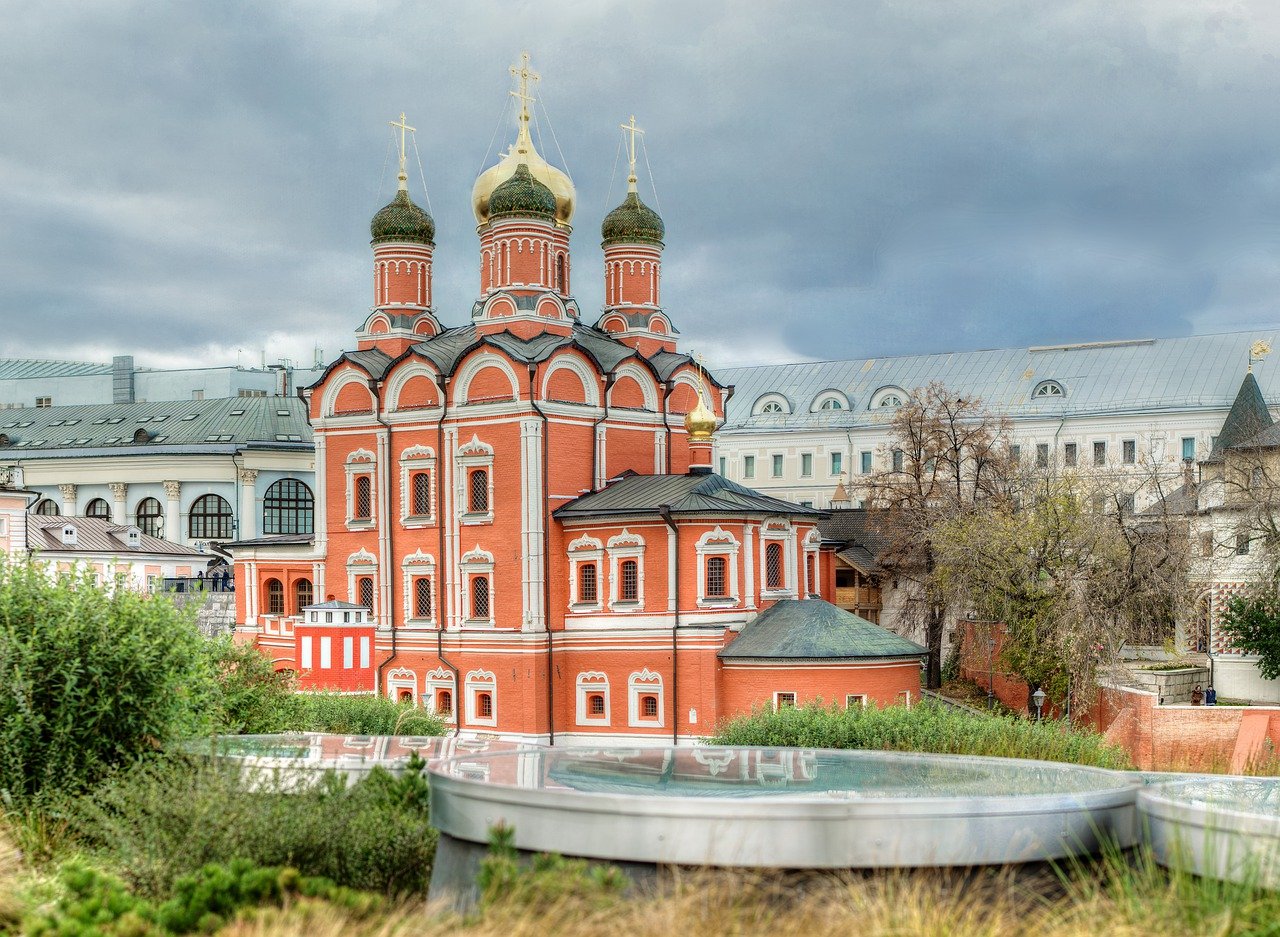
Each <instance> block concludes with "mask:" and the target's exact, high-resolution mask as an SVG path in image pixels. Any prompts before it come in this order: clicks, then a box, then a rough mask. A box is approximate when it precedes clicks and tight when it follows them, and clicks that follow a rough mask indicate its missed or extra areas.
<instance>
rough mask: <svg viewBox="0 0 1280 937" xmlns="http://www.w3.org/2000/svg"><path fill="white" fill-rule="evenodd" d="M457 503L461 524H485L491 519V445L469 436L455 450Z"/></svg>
mask: <svg viewBox="0 0 1280 937" xmlns="http://www.w3.org/2000/svg"><path fill="white" fill-rule="evenodd" d="M457 474H458V486H459V490H458V504H460V505H461V506H462V523H464V524H486V523H490V522H492V520H493V447H492V446H489V445H488V444H486V443H482V442H481V441H480V440H479V439H478V438H477V437H475V436H472V437H471V441H470V442H469V443H467V444H466V445H465V446H463V447H462V448H460V449H459V450H458V473H457Z"/></svg>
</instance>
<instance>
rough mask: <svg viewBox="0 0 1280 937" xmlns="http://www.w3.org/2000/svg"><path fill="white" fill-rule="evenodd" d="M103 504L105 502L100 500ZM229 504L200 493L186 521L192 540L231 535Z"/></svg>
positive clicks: (217, 538) (215, 497)
mask: <svg viewBox="0 0 1280 937" xmlns="http://www.w3.org/2000/svg"><path fill="white" fill-rule="evenodd" d="M102 503H103V505H104V506H105V504H106V502H105V501H103V502H102ZM232 520H233V516H232V513H231V505H230V504H228V503H227V501H226V499H225V498H221V497H219V496H218V495H201V496H200V497H199V498H196V500H195V502H194V503H193V504H192V505H191V514H190V520H189V521H188V523H187V526H188V529H189V530H190V532H191V538H192V539H193V540H226V539H230V537H231V528H232Z"/></svg>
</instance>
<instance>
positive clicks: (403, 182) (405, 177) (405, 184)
mask: <svg viewBox="0 0 1280 937" xmlns="http://www.w3.org/2000/svg"><path fill="white" fill-rule="evenodd" d="M389 123H390V124H391V126H392V127H398V128H400V176H399V179H400V189H401V190H402V191H405V192H407V191H409V174H408V173H407V172H405V169H404V167H405V158H406V156H407V155H408V154H407V153H406V152H405V148H404V135H405V132H406V131H407V132H409V133H417V130H416V129H415V128H413V127H410V126H409V125H408V124H406V123H405V122H404V111H401V112H400V119H399V120H398V121H396V120H393V121H389Z"/></svg>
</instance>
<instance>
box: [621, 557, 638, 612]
mask: <svg viewBox="0 0 1280 937" xmlns="http://www.w3.org/2000/svg"><path fill="white" fill-rule="evenodd" d="M618 572H619V573H620V574H621V577H622V584H621V585H622V588H621V589H620V590H619V596H618V597H619V598H620V599H621V600H622V601H623V602H638V601H640V564H639V563H638V562H637V561H636V560H623V561H622V563H621V564H620V566H619V569H618Z"/></svg>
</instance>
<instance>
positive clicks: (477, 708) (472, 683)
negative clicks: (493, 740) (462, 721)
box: [466, 670, 498, 726]
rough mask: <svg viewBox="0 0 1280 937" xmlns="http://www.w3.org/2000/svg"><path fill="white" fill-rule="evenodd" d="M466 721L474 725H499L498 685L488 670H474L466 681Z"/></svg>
mask: <svg viewBox="0 0 1280 937" xmlns="http://www.w3.org/2000/svg"><path fill="white" fill-rule="evenodd" d="M466 691H467V703H466V705H467V708H466V719H467V722H469V723H471V724H472V725H482V726H496V725H497V724H498V684H497V681H496V680H494V677H493V674H492V673H490V672H489V671H487V670H473V671H471V672H470V673H468V674H467V679H466Z"/></svg>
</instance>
